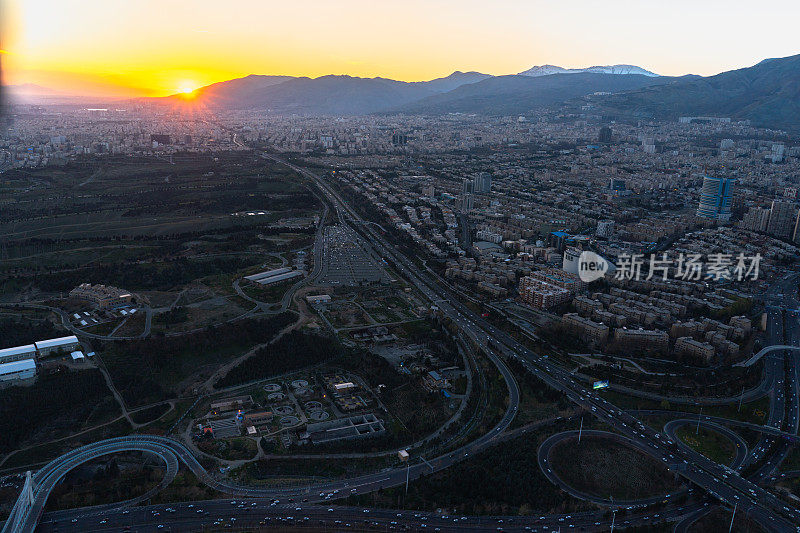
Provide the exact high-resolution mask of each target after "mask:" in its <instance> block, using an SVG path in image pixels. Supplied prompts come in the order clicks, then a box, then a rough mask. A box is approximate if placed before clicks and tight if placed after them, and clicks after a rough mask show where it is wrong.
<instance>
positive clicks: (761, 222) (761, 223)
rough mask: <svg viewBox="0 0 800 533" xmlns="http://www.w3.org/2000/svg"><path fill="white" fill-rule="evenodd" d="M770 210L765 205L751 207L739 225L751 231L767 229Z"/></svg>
mask: <svg viewBox="0 0 800 533" xmlns="http://www.w3.org/2000/svg"><path fill="white" fill-rule="evenodd" d="M769 212H770V210H769V209H767V208H765V207H751V208H750V209H748V211H747V213H745V214H744V216H743V217H742V221H741V222H739V227H741V228H743V229H747V230H750V231H767V226H768V225H769Z"/></svg>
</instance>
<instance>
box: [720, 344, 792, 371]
mask: <svg viewBox="0 0 800 533" xmlns="http://www.w3.org/2000/svg"><path fill="white" fill-rule="evenodd" d="M784 350H791V351H795V352H799V351H800V346H788V345H786V344H776V345H773V346H767V347H766V348H761V350H759V352H758V353H757V354H754V355H753V356H752V357H750V359H748V360H747V361H742V362H740V363H736V364H735V365H733V366H741V367H748V366H753V365H754V364H755V363H757V362H758V360H759V359H761V358H762V357H764V356H765V355H767V354H769V353H772V352H781V351H784Z"/></svg>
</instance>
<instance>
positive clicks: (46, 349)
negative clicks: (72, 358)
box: [34, 335, 80, 357]
mask: <svg viewBox="0 0 800 533" xmlns="http://www.w3.org/2000/svg"><path fill="white" fill-rule="evenodd" d="M34 344H35V345H36V351H37V353H38V354H39V357H47V356H48V355H51V354H53V353H61V352H72V351H74V350H75V349H77V348H78V347H79V346H80V342H78V337H76V336H75V335H70V336H69V337H59V338H57V339H47V340H44V341H36V342H35V343H34Z"/></svg>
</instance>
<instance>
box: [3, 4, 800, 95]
mask: <svg viewBox="0 0 800 533" xmlns="http://www.w3.org/2000/svg"><path fill="white" fill-rule="evenodd" d="M424 7H425V9H423V5H422V4H420V3H416V2H412V3H410V4H409V3H404V4H403V5H396V4H390V3H383V4H379V5H370V4H368V3H366V2H363V1H361V0H348V1H345V2H340V3H336V4H330V3H323V2H316V1H312V2H309V3H307V4H305V5H304V6H301V7H297V6H289V5H286V4H282V3H246V4H239V5H237V8H236V9H230V8H229V7H228V6H224V5H221V4H219V3H218V2H211V1H204V2H197V3H194V4H193V5H192V9H191V11H189V10H187V9H186V8H185V6H184V5H182V4H179V3H175V2H167V3H155V2H138V3H135V4H130V5H125V6H118V5H116V6H113V7H111V6H108V5H104V4H102V3H101V2H96V1H94V0H86V1H83V2H71V3H70V2H67V3H56V2H52V1H50V0H34V1H30V2H21V1H19V0H10V1H8V2H6V4H5V5H4V9H3V23H2V24H3V28H2V29H3V35H4V36H5V38H4V40H3V42H2V46H0V48H2V49H3V51H4V53H3V54H2V57H3V66H4V72H3V82H4V83H5V84H25V83H32V84H37V85H41V86H44V87H47V88H50V89H53V90H55V91H59V92H62V93H64V94H85V95H91V96H101V95H102V96H117V97H131V96H164V95H168V94H174V93H178V92H188V91H190V90H192V89H195V88H197V87H200V86H204V85H208V84H210V83H214V82H218V81H223V80H228V79H232V78H237V77H241V76H246V75H248V74H276V75H292V76H309V77H318V76H322V75H327V74H347V75H352V76H358V77H386V78H392V79H398V80H402V81H421V80H427V79H433V78H437V77H441V76H447V75H448V74H450V73H451V72H453V71H455V70H461V71H470V70H475V71H479V72H484V73H487V74H492V75H503V74H515V73H518V72H521V71H523V70H526V69H528V68H530V67H531V66H533V65H540V64H554V65H559V66H562V67H566V68H580V67H588V66H592V65H608V64H619V63H625V64H633V65H637V66H640V67H643V68H645V69H648V70H651V71H654V72H657V73H659V74H662V75H670V76H674V75H683V74H690V73H691V74H700V75H710V74H716V73H719V72H722V71H726V70H731V69H735V68H741V67H747V66H751V65H753V64H755V63H757V62H759V61H761V60H763V59H765V58H768V57H780V56H788V55H791V54H794V53H796V52H797V50H796V45H795V43H792V42H791V35H792V32H791V28H790V26H791V21H792V20H793V17H791V16H782V17H775V16H774V15H773V13H775V12H782V13H785V14H788V13H791V12H792V11H798V9H799V8H798V7H796V6H794V5H792V4H790V3H788V2H785V3H781V2H779V3H778V4H777V5H776V6H775V8H776V9H775V10H771V11H769V13H764V12H763V11H764V10H758V9H755V8H752V7H747V6H731V5H728V4H723V3H721V2H716V1H712V2H704V3H703V4H702V5H699V6H698V5H696V4H691V17H686V16H685V13H686V12H687V10H688V9H689V7H690V5H689V4H688V2H679V3H678V4H677V5H674V6H672V7H671V8H670V9H664V8H663V7H659V6H657V5H656V4H655V3H652V2H641V3H637V4H636V5H632V4H631V3H629V2H623V1H621V0H620V1H611V2H606V3H604V4H603V5H602V6H597V5H592V4H591V3H589V2H584V1H578V2H571V3H568V4H565V5H560V6H555V5H552V4H549V3H546V2H530V3H523V2H516V1H506V2H502V3H501V4H500V5H499V7H494V8H492V9H487V8H486V7H485V6H483V5H481V4H479V3H476V2H467V3H455V2H450V1H443V2H438V3H437V4H436V5H435V6H433V7H431V6H428V5H427V4H426V5H425V6H424ZM798 14H800V13H798ZM422 15H424V16H422ZM601 19H602V20H603V24H597V22H596V21H597V20H601ZM176 20H180V21H181V23H180V24H175V21H176ZM656 20H657V21H658V23H657V24H654V23H653V21H656ZM762 28H763V29H762ZM784 30H785V31H784ZM743 35H748V36H750V37H752V38H747V39H743V38H742V36H743ZM98 43H102V46H101V45H99V44H98ZM698 51H702V53H698Z"/></svg>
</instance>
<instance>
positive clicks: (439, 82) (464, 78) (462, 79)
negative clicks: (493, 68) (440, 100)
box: [414, 70, 492, 93]
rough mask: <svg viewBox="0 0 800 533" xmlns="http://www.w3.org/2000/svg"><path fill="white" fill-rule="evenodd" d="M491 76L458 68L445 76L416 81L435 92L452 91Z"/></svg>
mask: <svg viewBox="0 0 800 533" xmlns="http://www.w3.org/2000/svg"><path fill="white" fill-rule="evenodd" d="M491 77H492V76H491V74H482V73H480V72H474V71H472V72H461V71H459V70H457V71H455V72H453V73H452V74H450V75H449V76H447V77H445V78H436V79H435V80H430V81H418V82H414V83H415V84H418V85H421V86H424V87H425V88H427V89H430V90H432V91H433V92H437V93H445V92H447V91H452V90H453V89H457V88H458V87H461V86H462V85H468V84H470V83H477V82H479V81H483V80H485V79H487V78H491Z"/></svg>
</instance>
